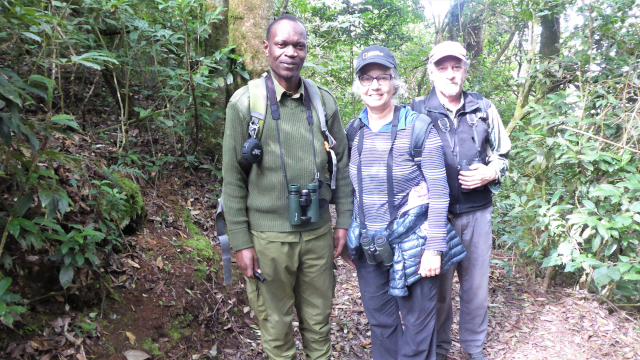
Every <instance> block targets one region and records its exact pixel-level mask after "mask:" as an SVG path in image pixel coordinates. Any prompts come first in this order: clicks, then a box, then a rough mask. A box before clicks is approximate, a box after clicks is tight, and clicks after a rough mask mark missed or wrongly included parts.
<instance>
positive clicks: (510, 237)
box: [496, 1, 640, 303]
mask: <svg viewBox="0 0 640 360" xmlns="http://www.w3.org/2000/svg"><path fill="white" fill-rule="evenodd" d="M603 3H604V2H603ZM632 4H633V2H628V1H621V2H618V3H615V4H614V3H611V2H607V5H606V6H603V7H602V8H598V6H592V4H591V5H582V6H579V7H577V9H576V11H577V12H578V13H579V14H588V16H591V17H592V20H593V19H595V21H596V22H595V24H597V25H594V26H593V27H589V26H588V22H586V23H585V25H583V26H576V28H575V29H574V30H573V32H571V33H570V34H569V35H567V37H566V39H565V40H564V41H567V42H574V43H576V44H579V46H577V47H575V48H574V49H575V50H573V51H572V52H569V53H567V54H563V55H561V56H559V57H558V58H556V59H554V60H553V61H550V62H544V63H542V64H541V66H540V67H539V68H538V69H537V70H536V72H535V73H534V74H533V76H538V77H543V76H545V79H546V78H549V79H550V80H548V83H549V84H550V85H549V86H557V87H559V89H558V91H555V92H553V93H551V94H550V95H548V96H546V98H544V99H541V100H540V101H538V102H537V103H532V104H530V105H531V108H532V111H531V113H530V114H529V115H530V118H529V119H528V120H527V121H526V122H523V127H521V128H520V129H519V131H517V132H514V133H513V134H512V141H513V142H514V146H513V151H512V158H511V161H510V163H511V170H510V175H509V177H508V179H506V180H505V187H504V190H505V191H503V192H502V193H501V194H500V196H499V198H498V200H497V201H496V209H497V211H498V215H497V219H498V220H499V221H497V222H496V228H497V230H498V232H499V234H500V240H499V242H501V243H504V244H506V246H508V247H512V248H513V249H514V250H515V252H516V253H517V254H518V255H519V259H518V262H521V263H532V262H534V263H537V264H540V265H541V266H542V267H543V268H547V267H552V268H556V267H557V268H560V269H562V270H564V271H565V272H566V273H569V274H573V275H574V277H573V278H574V279H575V281H576V283H579V284H581V285H582V286H583V287H584V288H589V289H593V290H597V291H598V292H599V293H600V294H601V295H602V296H604V297H607V298H614V297H619V298H620V299H621V300H622V301H623V302H625V303H634V302H637V301H638V299H639V292H640V263H639V261H640V173H639V169H640V151H639V149H638V146H637V142H636V140H635V139H637V138H638V136H639V135H640V128H638V126H637V124H638V120H639V118H638V111H637V110H638V104H639V102H638V91H639V89H640V77H639V75H638V74H639V73H640V61H638V59H637V54H636V53H635V50H634V49H637V48H638V47H639V46H640V37H638V34H639V32H640V27H639V26H638V23H637V21H635V20H634V19H631V18H630V17H629V16H628V15H625V14H626V13H627V11H626V10H625V9H627V8H626V6H631V5H632ZM605 7H606V8H609V10H607V11H604V10H602V9H603V8H605ZM585 16H587V15H585ZM585 26H586V27H585ZM596 32H598V33H600V35H599V36H601V37H600V38H599V40H598V41H596V42H594V33H596ZM614 34H615V35H614ZM596 50H597V51H596ZM565 74H573V75H571V77H570V78H569V79H567V77H568V76H569V75H565ZM545 86H547V84H545ZM507 265H508V264H507Z"/></svg>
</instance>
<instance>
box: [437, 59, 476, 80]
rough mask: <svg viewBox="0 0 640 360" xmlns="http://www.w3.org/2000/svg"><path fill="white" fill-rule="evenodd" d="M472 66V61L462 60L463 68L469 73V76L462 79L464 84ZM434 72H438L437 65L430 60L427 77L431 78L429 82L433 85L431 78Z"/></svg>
mask: <svg viewBox="0 0 640 360" xmlns="http://www.w3.org/2000/svg"><path fill="white" fill-rule="evenodd" d="M470 65H471V61H469V60H462V67H463V68H464V71H465V72H467V74H465V75H464V77H463V78H462V82H463V83H464V80H465V79H466V78H467V75H468V70H469V66H470ZM432 71H436V65H435V62H433V61H431V60H429V63H428V64H427V75H428V76H429V82H430V83H431V85H433V79H432V78H431V72H432Z"/></svg>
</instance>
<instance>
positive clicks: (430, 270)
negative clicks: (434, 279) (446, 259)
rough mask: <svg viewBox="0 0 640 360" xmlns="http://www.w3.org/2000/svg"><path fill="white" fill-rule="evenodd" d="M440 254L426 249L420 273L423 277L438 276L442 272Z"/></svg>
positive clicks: (421, 260)
mask: <svg viewBox="0 0 640 360" xmlns="http://www.w3.org/2000/svg"><path fill="white" fill-rule="evenodd" d="M441 263H442V261H441V260H440V255H433V254H431V252H429V251H425V252H424V253H423V254H422V259H420V270H419V271H418V273H419V274H420V275H421V276H422V277H429V276H436V275H438V274H440V264H441Z"/></svg>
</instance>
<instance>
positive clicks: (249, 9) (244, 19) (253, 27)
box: [229, 0, 274, 78]
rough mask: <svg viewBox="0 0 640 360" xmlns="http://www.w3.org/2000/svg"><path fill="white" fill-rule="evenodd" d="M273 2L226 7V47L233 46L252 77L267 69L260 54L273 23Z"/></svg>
mask: <svg viewBox="0 0 640 360" xmlns="http://www.w3.org/2000/svg"><path fill="white" fill-rule="evenodd" d="M273 12H274V6H273V0H233V1H231V2H230V3H229V44H230V45H235V46H236V53H237V54H238V55H240V56H242V61H243V62H244V66H245V69H246V70H247V72H248V73H249V75H250V76H251V77H252V78H253V77H257V76H259V75H260V74H261V73H262V72H263V71H265V70H266V69H267V68H268V67H269V62H268V61H267V58H266V57H265V56H264V53H263V51H262V40H264V36H265V32H266V30H267V27H268V26H269V24H270V23H271V21H273Z"/></svg>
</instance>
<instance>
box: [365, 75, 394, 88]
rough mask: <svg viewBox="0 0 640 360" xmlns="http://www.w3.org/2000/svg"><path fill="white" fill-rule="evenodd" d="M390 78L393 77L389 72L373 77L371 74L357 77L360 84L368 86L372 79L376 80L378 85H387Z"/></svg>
mask: <svg viewBox="0 0 640 360" xmlns="http://www.w3.org/2000/svg"><path fill="white" fill-rule="evenodd" d="M391 79H393V75H391V74H380V75H378V76H375V77H374V76H371V75H360V77H358V80H359V81H360V85H362V86H369V85H371V84H373V80H376V81H378V84H379V85H387V84H388V83H390V82H391Z"/></svg>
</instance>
